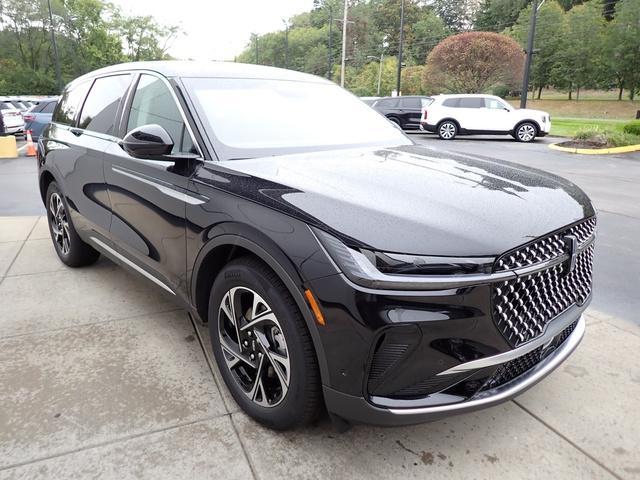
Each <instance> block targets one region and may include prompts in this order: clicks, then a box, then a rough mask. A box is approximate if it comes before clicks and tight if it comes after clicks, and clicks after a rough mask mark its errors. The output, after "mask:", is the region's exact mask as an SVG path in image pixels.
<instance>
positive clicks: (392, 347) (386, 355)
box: [369, 343, 409, 382]
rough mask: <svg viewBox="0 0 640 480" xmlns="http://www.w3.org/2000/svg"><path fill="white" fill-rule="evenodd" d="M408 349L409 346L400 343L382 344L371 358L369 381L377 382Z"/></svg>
mask: <svg viewBox="0 0 640 480" xmlns="http://www.w3.org/2000/svg"><path fill="white" fill-rule="evenodd" d="M408 347H409V345H405V344H401V343H385V344H383V345H382V347H381V348H380V349H379V350H378V351H377V352H376V353H375V354H374V356H373V360H372V362H371V370H369V381H370V382H371V381H374V380H377V379H378V378H380V377H381V376H382V375H383V374H384V372H386V371H387V370H388V369H389V368H391V367H392V366H393V365H395V363H396V362H397V361H398V360H400V359H401V358H402V356H403V355H404V352H406V351H407V348H408Z"/></svg>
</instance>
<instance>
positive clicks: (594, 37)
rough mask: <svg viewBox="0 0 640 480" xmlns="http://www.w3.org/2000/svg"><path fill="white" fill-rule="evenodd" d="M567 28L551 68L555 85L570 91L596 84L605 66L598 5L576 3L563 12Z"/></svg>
mask: <svg viewBox="0 0 640 480" xmlns="http://www.w3.org/2000/svg"><path fill="white" fill-rule="evenodd" d="M565 18H566V21H567V27H566V30H565V32H566V33H565V37H564V41H563V45H562V48H561V49H560V50H559V51H558V54H557V55H556V56H555V58H556V61H555V62H554V66H553V68H552V71H553V73H552V75H553V76H554V83H555V84H556V86H564V87H568V89H569V98H570V99H571V92H572V91H573V89H575V90H576V92H577V93H576V99H577V100H579V99H580V89H581V88H583V87H594V86H597V84H598V80H601V79H602V77H603V76H606V75H603V72H604V69H605V62H604V59H603V51H604V49H603V45H604V43H605V42H604V39H605V34H606V30H605V23H606V20H605V19H604V17H603V16H602V4H600V3H599V2H595V1H591V2H587V3H585V4H584V5H576V6H575V7H573V8H572V9H571V10H569V11H568V12H567V13H566V17H565Z"/></svg>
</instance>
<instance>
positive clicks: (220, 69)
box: [77, 60, 329, 82]
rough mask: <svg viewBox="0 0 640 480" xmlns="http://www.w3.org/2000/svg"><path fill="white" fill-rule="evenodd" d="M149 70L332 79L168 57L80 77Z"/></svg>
mask: <svg viewBox="0 0 640 480" xmlns="http://www.w3.org/2000/svg"><path fill="white" fill-rule="evenodd" d="M132 70H147V71H153V72H156V73H159V74H161V75H164V76H165V77H168V78H172V77H191V78H193V77H202V78H263V79H271V80H293V81H300V82H329V81H328V80H325V79H324V78H321V77H317V76H315V75H309V74H307V73H301V72H296V71H294V70H285V69H283V68H275V67H266V66H262V65H251V64H246V63H233V62H213V61H212V62H201V61H198V62H197V61H183V60H165V61H157V62H130V63H120V64H118V65H112V66H110V67H105V68H101V69H100V70H95V71H93V72H90V73H87V74H86V75H83V76H82V77H80V78H79V79H77V80H80V79H87V78H93V77H95V76H98V75H105V74H109V73H117V72H122V71H132Z"/></svg>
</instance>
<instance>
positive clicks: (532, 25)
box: [520, 0, 538, 108]
mask: <svg viewBox="0 0 640 480" xmlns="http://www.w3.org/2000/svg"><path fill="white" fill-rule="evenodd" d="M537 18H538V0H533V2H532V3H531V21H530V22H529V38H528V39H527V51H526V54H527V58H526V60H525V64H524V77H523V78H522V92H520V108H527V93H528V91H529V75H530V73H531V59H532V57H533V39H534V37H535V34H536V19H537Z"/></svg>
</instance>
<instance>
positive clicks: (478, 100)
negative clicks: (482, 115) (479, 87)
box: [459, 97, 484, 108]
mask: <svg viewBox="0 0 640 480" xmlns="http://www.w3.org/2000/svg"><path fill="white" fill-rule="evenodd" d="M482 107H484V98H482V97H463V98H461V99H460V104H459V108H482Z"/></svg>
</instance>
